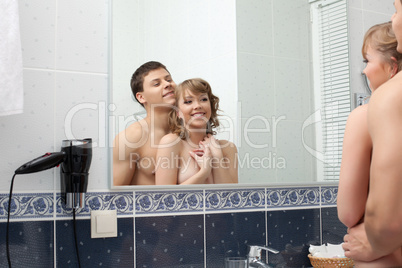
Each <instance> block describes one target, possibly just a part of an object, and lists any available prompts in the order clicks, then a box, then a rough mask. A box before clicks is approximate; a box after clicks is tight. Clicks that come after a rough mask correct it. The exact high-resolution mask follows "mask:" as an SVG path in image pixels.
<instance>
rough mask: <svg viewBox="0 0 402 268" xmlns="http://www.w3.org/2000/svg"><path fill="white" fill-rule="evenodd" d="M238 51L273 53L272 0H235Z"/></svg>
mask: <svg viewBox="0 0 402 268" xmlns="http://www.w3.org/2000/svg"><path fill="white" fill-rule="evenodd" d="M236 5H237V6H236V9H237V10H236V12H237V47H238V51H239V52H248V53H253V54H262V55H268V56H272V55H273V51H274V49H273V47H274V40H273V23H274V22H273V19H272V16H273V15H272V1H271V0H258V1H252V2H251V1H247V0H241V1H236Z"/></svg>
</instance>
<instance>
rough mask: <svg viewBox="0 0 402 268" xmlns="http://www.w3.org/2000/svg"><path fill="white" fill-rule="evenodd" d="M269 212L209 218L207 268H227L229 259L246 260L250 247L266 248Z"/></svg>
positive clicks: (207, 226)
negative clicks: (244, 258)
mask: <svg viewBox="0 0 402 268" xmlns="http://www.w3.org/2000/svg"><path fill="white" fill-rule="evenodd" d="M265 216H266V214H265V212H264V211H258V212H239V213H220V214H207V215H206V217H205V225H206V227H205V233H206V241H207V245H206V251H207V252H206V253H207V254H206V257H207V260H206V263H207V267H208V268H209V267H211V268H214V267H217V268H218V267H224V259H225V257H245V256H246V254H247V245H265V244H266V230H265Z"/></svg>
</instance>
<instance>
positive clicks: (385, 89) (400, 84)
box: [369, 72, 402, 109]
mask: <svg viewBox="0 0 402 268" xmlns="http://www.w3.org/2000/svg"><path fill="white" fill-rule="evenodd" d="M401 101H402V72H399V73H398V74H397V75H395V76H394V77H393V78H392V79H390V80H388V81H387V82H386V83H384V84H383V85H382V86H381V87H379V88H378V89H377V90H376V91H374V93H373V95H372V97H371V98H370V102H369V107H377V106H379V107H383V108H386V107H389V106H390V105H391V106H392V105H397V106H398V107H399V106H401V104H402V102H401ZM369 109H371V108H369Z"/></svg>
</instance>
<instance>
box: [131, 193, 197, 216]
mask: <svg viewBox="0 0 402 268" xmlns="http://www.w3.org/2000/svg"><path fill="white" fill-rule="evenodd" d="M203 207H204V201H203V191H202V190H198V191H175V192H172V191H170V192H169V191H166V192H161V191H158V192H140V191H138V192H136V193H135V213H136V215H146V214H155V213H163V214H177V213H180V212H186V213H188V212H202V211H203Z"/></svg>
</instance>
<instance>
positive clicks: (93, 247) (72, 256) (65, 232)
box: [27, 218, 134, 268]
mask: <svg viewBox="0 0 402 268" xmlns="http://www.w3.org/2000/svg"><path fill="white" fill-rule="evenodd" d="M76 225H77V226H76V227H77V228H76V229H77V238H78V252H79V256H80V263H81V267H134V234H133V219H132V218H119V219H118V220H117V237H108V238H94V239H93V238H91V235H90V230H91V221H90V220H77V221H76ZM56 241H57V242H56V266H57V267H63V268H64V267H72V268H76V267H78V259H77V255H76V252H75V241H74V225H73V221H72V220H57V221H56ZM27 267H30V266H27ZM48 267H49V266H48ZM52 267H53V266H52Z"/></svg>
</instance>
